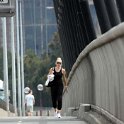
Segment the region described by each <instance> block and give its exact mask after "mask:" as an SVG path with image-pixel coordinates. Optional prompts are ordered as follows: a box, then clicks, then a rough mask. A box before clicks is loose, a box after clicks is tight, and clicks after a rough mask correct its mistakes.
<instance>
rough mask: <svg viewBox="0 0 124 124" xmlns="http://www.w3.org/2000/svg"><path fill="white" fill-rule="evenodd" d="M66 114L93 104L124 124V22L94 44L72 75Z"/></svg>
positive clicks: (64, 107) (82, 57)
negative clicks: (83, 104) (69, 110)
mask: <svg viewBox="0 0 124 124" xmlns="http://www.w3.org/2000/svg"><path fill="white" fill-rule="evenodd" d="M68 80H69V87H68V92H65V93H64V95H63V112H64V113H67V110H68V108H69V107H74V108H76V107H79V104H80V103H90V104H93V105H96V106H99V107H100V108H101V109H104V110H106V111H108V112H109V113H110V114H112V115H114V116H115V117H116V118H118V119H119V120H121V121H123V122H124V23H122V24H120V25H118V26H116V27H114V28H113V29H111V30H110V31H108V32H107V33H105V34H103V35H102V36H100V37H99V38H97V39H96V40H94V41H92V42H91V44H89V45H88V46H87V47H86V48H85V49H84V50H83V51H82V52H81V53H80V55H79V56H78V58H77V60H76V62H75V64H74V65H73V67H72V70H71V72H70V74H69V78H68Z"/></svg>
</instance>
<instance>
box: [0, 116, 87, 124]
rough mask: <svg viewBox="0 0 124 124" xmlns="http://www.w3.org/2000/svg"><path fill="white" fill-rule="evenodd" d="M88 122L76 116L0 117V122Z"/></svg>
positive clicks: (1, 123)
mask: <svg viewBox="0 0 124 124" xmlns="http://www.w3.org/2000/svg"><path fill="white" fill-rule="evenodd" d="M29 123H30V124H88V123H86V122H84V121H82V120H79V119H77V118H76V117H70V116H67V117H62V118H55V117H53V116H49V117H47V116H43V117H36V116H32V117H5V118H1V119H0V124H29Z"/></svg>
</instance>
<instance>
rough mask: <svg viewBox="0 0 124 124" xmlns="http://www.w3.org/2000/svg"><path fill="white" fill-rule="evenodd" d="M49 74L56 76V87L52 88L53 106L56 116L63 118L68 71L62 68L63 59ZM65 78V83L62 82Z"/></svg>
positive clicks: (57, 61)
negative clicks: (63, 96)
mask: <svg viewBox="0 0 124 124" xmlns="http://www.w3.org/2000/svg"><path fill="white" fill-rule="evenodd" d="M49 74H54V81H53V83H54V85H53V86H52V87H51V97H52V104H53V108H54V110H55V114H54V116H56V117H58V118H61V108H62V93H63V89H64V90H66V89H67V78H66V71H65V69H64V68H62V59H61V58H60V57H58V58H57V59H56V63H55V67H53V68H51V69H50V70H49ZM62 78H63V81H64V83H63V81H62Z"/></svg>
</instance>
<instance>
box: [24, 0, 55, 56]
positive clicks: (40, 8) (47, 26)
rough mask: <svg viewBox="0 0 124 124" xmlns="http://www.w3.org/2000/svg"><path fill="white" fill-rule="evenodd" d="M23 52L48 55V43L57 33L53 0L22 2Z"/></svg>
mask: <svg viewBox="0 0 124 124" xmlns="http://www.w3.org/2000/svg"><path fill="white" fill-rule="evenodd" d="M22 10H23V13H22V14H23V37H24V50H26V49H32V50H34V52H35V54H36V55H41V54H43V53H48V42H49V41H50V40H51V37H52V35H53V33H54V32H56V31H57V25H56V18H55V12H54V7H53V0H23V2H22Z"/></svg>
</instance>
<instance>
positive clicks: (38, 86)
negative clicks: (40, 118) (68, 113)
mask: <svg viewBox="0 0 124 124" xmlns="http://www.w3.org/2000/svg"><path fill="white" fill-rule="evenodd" d="M37 90H38V91H39V92H40V108H41V109H40V115H42V94H41V91H43V85H42V84H38V85H37Z"/></svg>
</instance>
